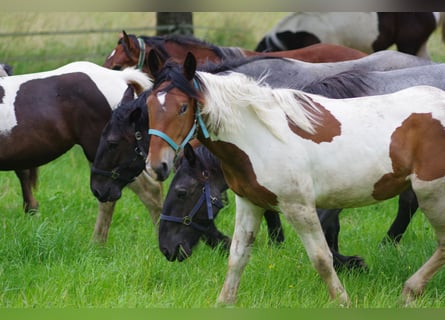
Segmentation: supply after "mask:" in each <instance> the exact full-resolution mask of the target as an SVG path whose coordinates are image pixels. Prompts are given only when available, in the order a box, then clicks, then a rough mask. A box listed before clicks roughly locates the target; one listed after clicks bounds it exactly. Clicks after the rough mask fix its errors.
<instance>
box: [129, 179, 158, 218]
mask: <svg viewBox="0 0 445 320" xmlns="http://www.w3.org/2000/svg"><path fill="white" fill-rule="evenodd" d="M128 187H129V188H130V189H131V190H132V191H133V192H134V193H135V194H136V195H137V196H138V197H139V199H140V200H141V201H142V203H143V204H144V205H145V207H146V208H147V209H148V212H149V213H150V217H151V221H152V222H153V224H154V225H155V226H157V225H158V222H159V216H160V215H161V211H162V202H163V197H162V184H161V183H160V182H158V181H156V180H154V179H153V178H151V177H150V176H149V175H148V174H147V173H146V172H145V171H142V173H141V174H140V175H139V176H137V177H136V179H135V180H134V181H133V182H132V183H130V184H129V185H128Z"/></svg>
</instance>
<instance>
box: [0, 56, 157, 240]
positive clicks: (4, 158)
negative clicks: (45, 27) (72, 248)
mask: <svg viewBox="0 0 445 320" xmlns="http://www.w3.org/2000/svg"><path fill="white" fill-rule="evenodd" d="M128 84H132V85H134V86H135V88H137V92H142V91H143V90H144V89H146V88H148V87H150V86H151V81H150V80H149V78H148V77H147V75H145V74H144V73H142V72H140V71H139V70H134V69H126V70H124V71H113V70H109V69H106V68H103V67H101V66H98V65H96V64H93V63H90V62H73V63H70V64H67V65H65V66H62V67H60V68H57V69H54V70H50V71H45V72H39V73H31V74H24V75H16V76H10V77H4V78H0V119H1V120H0V145H2V148H1V150H0V170H15V171H16V173H19V172H27V171H28V169H29V168H37V167H38V166H40V165H43V164H46V163H48V162H50V161H52V160H54V159H56V158H57V157H59V156H60V155H62V154H64V153H65V152H67V151H68V150H69V149H71V148H72V147H73V146H74V145H75V144H78V145H80V146H81V147H82V149H83V152H84V154H85V156H86V158H87V159H88V161H90V162H92V161H93V160H94V157H95V153H96V148H97V145H98V142H99V138H100V133H101V131H102V129H103V127H104V126H105V124H106V122H107V121H108V120H109V118H110V115H111V111H112V109H114V108H116V107H117V105H118V103H119V101H120V99H121V97H122V94H123V92H124V91H125V89H126V88H127V85H128ZM31 170H32V169H31ZM35 173H36V172H35ZM17 175H18V176H19V177H20V178H21V181H22V182H23V180H22V177H21V175H20V174H17ZM35 178H37V176H35ZM26 181H27V182H28V183H29V180H25V182H26ZM22 185H23V183H22ZM147 186H150V189H151V190H152V194H146V192H144V191H145V190H144V189H146V188H147ZM131 188H132V189H133V190H134V191H135V192H136V193H137V194H138V196H139V198H140V199H141V201H142V202H144V204H145V205H146V207H147V208H148V209H149V211H150V214H151V215H152V216H153V220H154V221H155V220H156V221H157V219H158V216H159V214H160V209H161V206H162V198H161V193H160V189H161V187H160V185H159V183H157V182H154V181H153V180H152V179H148V178H147V177H140V178H138V179H136V181H135V182H134V183H133V184H132V186H131ZM114 205H115V203H113V202H107V203H101V202H100V203H99V213H98V217H97V220H96V225H95V228H94V232H93V239H94V240H97V241H100V242H104V241H106V239H107V236H108V230H109V226H110V223H111V218H112V214H113V210H114Z"/></svg>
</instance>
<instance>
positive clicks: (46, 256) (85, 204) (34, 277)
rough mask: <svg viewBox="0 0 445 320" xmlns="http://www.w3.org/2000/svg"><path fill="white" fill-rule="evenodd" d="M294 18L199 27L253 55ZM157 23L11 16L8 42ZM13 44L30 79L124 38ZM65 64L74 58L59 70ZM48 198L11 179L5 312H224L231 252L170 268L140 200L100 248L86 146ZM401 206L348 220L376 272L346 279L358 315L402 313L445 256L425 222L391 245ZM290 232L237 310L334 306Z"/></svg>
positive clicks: (96, 55) (231, 16)
mask: <svg viewBox="0 0 445 320" xmlns="http://www.w3.org/2000/svg"><path fill="white" fill-rule="evenodd" d="M283 15H284V13H270V14H269V13H196V14H195V15H194V22H195V25H197V26H209V28H208V29H197V30H196V33H195V34H196V35H197V36H199V37H202V38H205V39H206V40H208V41H210V42H213V43H215V44H220V45H238V46H243V47H248V48H253V47H254V45H255V43H256V42H257V41H258V40H259V38H260V37H261V35H262V34H263V33H264V32H266V31H267V30H268V29H269V28H270V27H271V26H272V25H273V24H274V23H275V22H276V21H277V20H278V19H279V17H281V16H283ZM154 22H155V21H154V13H0V26H1V28H0V29H1V30H2V32H32V31H39V30H52V29H69V30H73V29H77V28H78V29H88V28H91V29H95V28H117V29H119V28H122V29H126V30H129V31H130V32H131V28H136V27H141V26H153V25H154ZM210 26H211V27H210ZM219 27H221V28H223V29H226V30H227V31H226V30H223V29H217V28H219ZM233 29H235V30H233ZM237 29H239V30H241V32H239V31H237ZM2 39H3V41H1V43H0V52H1V53H2V55H1V56H0V58H1V60H3V61H5V62H8V63H11V64H12V65H13V66H14V67H15V71H16V73H25V72H35V71H41V70H47V69H51V68H55V67H57V66H59V65H61V64H63V63H66V62H69V61H73V60H82V59H86V60H91V61H93V62H96V63H102V62H103V60H104V59H105V56H106V55H107V54H108V53H109V52H110V51H111V49H112V48H113V47H114V45H115V43H116V40H117V35H116V34H99V35H98V34H87V35H65V36H56V37H46V36H40V37H25V38H14V37H10V38H2ZM232 41H234V42H235V43H234V42H232ZM430 51H431V53H432V56H433V59H435V60H436V61H445V54H444V47H443V44H442V43H441V42H440V41H439V37H438V34H437V33H436V34H435V35H434V38H433V39H432V41H431V42H430ZM64 55H66V58H63V56H64ZM53 56H58V57H60V56H62V58H60V59H59V58H58V59H57V60H54V61H53V60H51V59H49V60H47V57H53ZM17 57H18V58H17ZM28 57H29V58H28ZM39 57H40V59H39ZM89 57H93V58H91V59H90V58H89ZM165 188H167V185H166V186H165ZM230 196H231V197H232V198H233V195H232V194H230ZM36 197H37V198H38V200H39V202H40V212H39V214H37V215H35V216H27V215H25V214H24V213H23V211H22V203H21V201H22V200H21V193H20V188H19V184H18V181H17V179H16V177H15V175H14V174H13V173H12V172H1V173H0V229H1V232H0V240H1V245H0V287H1V290H0V307H100V308H102V307H103V308H108V307H144V308H207V307H213V306H214V305H215V300H216V297H217V295H218V293H219V290H220V288H221V286H222V283H223V281H224V277H225V272H226V266H227V256H226V255H225V254H224V253H223V252H221V250H218V249H216V250H212V249H210V248H208V247H207V246H205V245H203V244H200V245H199V246H198V247H197V248H196V249H195V250H194V253H193V255H192V256H191V257H190V258H189V259H187V260H186V261H184V262H182V263H170V262H167V260H166V259H165V258H164V257H163V256H162V254H161V253H160V251H159V249H158V244H157V236H156V232H155V229H154V227H153V226H152V224H151V222H150V219H149V216H148V213H147V212H146V209H145V208H144V206H143V205H142V204H141V203H140V202H139V200H138V199H137V197H136V196H135V195H134V194H133V193H131V192H130V191H128V190H125V191H124V194H123V197H122V199H121V200H119V201H118V204H117V206H116V210H115V215H114V217H113V223H112V225H111V230H110V235H109V240H108V242H107V244H106V245H104V246H103V247H98V246H95V245H92V244H91V243H90V238H91V234H92V231H93V227H94V223H95V219H96V213H97V202H96V200H95V199H94V197H93V196H92V194H91V192H90V190H89V167H88V164H87V162H86V160H85V157H84V156H83V154H82V151H81V149H80V148H78V147H75V148H74V149H73V150H71V151H69V152H68V153H66V154H65V155H63V156H62V157H60V158H59V159H57V160H55V161H53V162H51V163H49V164H47V165H45V166H42V167H41V169H40V181H39V188H38V190H37V192H36ZM230 203H231V204H230V205H229V206H227V207H226V208H224V209H223V211H222V212H221V214H220V215H219V218H218V221H217V224H218V226H219V228H221V229H222V231H224V232H225V233H227V234H231V233H232V230H233V222H234V221H233V220H234V206H233V201H231V202H230ZM396 208H397V203H396V200H390V201H387V202H384V203H381V204H378V205H375V206H369V207H366V208H359V209H348V210H345V211H344V212H343V213H342V215H341V228H342V229H341V233H340V247H341V252H342V253H344V254H357V255H360V256H362V257H364V258H365V259H366V262H367V264H368V266H369V270H368V271H367V272H341V273H340V279H341V280H342V281H343V282H344V284H345V286H346V288H347V290H348V292H349V295H350V297H351V300H352V306H353V307H357V308H397V307H398V306H399V304H398V297H399V294H400V292H401V288H402V285H403V282H404V281H405V280H406V279H407V278H408V277H409V275H410V274H412V273H413V272H414V271H415V270H416V269H417V268H418V267H419V266H420V265H421V264H422V263H423V262H424V261H425V260H426V259H427V258H428V257H429V256H430V255H431V253H432V252H433V250H434V249H435V246H436V241H435V237H434V235H433V232H432V231H431V228H430V226H429V224H428V223H427V222H426V221H425V218H424V217H423V216H422V215H421V214H420V213H418V214H416V216H415V218H414V220H413V222H412V223H411V225H410V226H409V229H408V230H407V232H406V234H405V236H404V238H403V239H402V242H401V243H400V245H399V246H397V247H394V246H390V245H387V246H383V245H380V240H381V239H382V238H383V237H384V235H385V233H386V230H387V228H388V227H389V225H390V223H391V222H392V219H393V217H394V216H395V212H396ZM283 223H284V228H285V235H286V241H285V242H284V243H283V244H282V245H281V246H279V247H276V246H272V245H270V244H269V243H268V237H267V232H266V228H265V225H262V229H261V230H260V232H259V235H258V239H257V241H256V242H255V246H254V250H253V255H252V258H251V261H250V263H249V265H248V266H247V268H246V270H245V272H244V275H243V278H242V281H241V287H240V290H239V300H238V303H237V306H238V307H248V308H251V307H253V308H263V307H266V308H268V307H270V308H328V307H334V305H333V304H332V303H330V302H329V298H328V294H327V290H326V287H325V285H324V284H323V283H322V281H321V280H320V278H319V276H318V275H317V274H316V272H315V270H314V269H313V268H312V267H311V266H310V262H309V260H308V258H307V256H306V253H305V251H304V249H303V247H302V245H301V242H300V240H299V239H298V237H297V235H296V234H295V232H293V230H291V228H290V226H289V225H288V224H287V223H286V222H285V221H283ZM444 283H445V274H444V272H443V271H441V272H439V274H437V275H436V276H435V278H434V279H433V280H432V281H431V283H430V284H429V285H428V287H427V289H426V292H425V295H424V296H422V297H421V298H420V299H419V300H418V302H417V303H416V304H415V306H417V307H433V308H436V307H444V306H445V292H444V290H443V284H444Z"/></svg>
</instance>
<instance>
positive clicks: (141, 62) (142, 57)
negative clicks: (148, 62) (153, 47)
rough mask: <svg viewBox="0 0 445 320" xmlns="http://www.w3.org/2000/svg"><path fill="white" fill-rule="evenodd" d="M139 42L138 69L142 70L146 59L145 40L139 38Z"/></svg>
mask: <svg viewBox="0 0 445 320" xmlns="http://www.w3.org/2000/svg"><path fill="white" fill-rule="evenodd" d="M138 43H139V60H138V69H139V70H142V66H143V65H144V61H145V42H144V40H143V39H142V38H140V37H139V38H138Z"/></svg>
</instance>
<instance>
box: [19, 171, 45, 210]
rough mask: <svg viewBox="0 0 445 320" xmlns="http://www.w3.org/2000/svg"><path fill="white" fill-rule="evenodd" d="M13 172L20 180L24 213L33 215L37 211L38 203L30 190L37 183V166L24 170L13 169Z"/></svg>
mask: <svg viewBox="0 0 445 320" xmlns="http://www.w3.org/2000/svg"><path fill="white" fill-rule="evenodd" d="M15 174H16V176H17V177H18V179H19V181H20V187H21V189H22V197H23V209H24V210H25V212H26V213H28V214H30V215H33V214H35V213H36V212H37V211H38V208H39V203H38V202H37V200H36V198H34V194H33V192H32V190H33V188H35V187H36V185H37V174H38V168H31V169H26V170H15Z"/></svg>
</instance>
